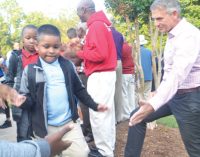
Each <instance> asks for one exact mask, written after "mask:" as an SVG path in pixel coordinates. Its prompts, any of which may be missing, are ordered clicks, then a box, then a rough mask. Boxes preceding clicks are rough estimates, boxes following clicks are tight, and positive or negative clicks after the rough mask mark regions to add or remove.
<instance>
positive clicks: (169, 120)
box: [156, 116, 178, 128]
mask: <svg viewBox="0 0 200 157" xmlns="http://www.w3.org/2000/svg"><path fill="white" fill-rule="evenodd" d="M156 122H157V123H158V124H162V125H165V126H168V127H170V128H178V125H177V122H176V119H175V118H174V116H167V117H164V118H160V119H158V120H156Z"/></svg>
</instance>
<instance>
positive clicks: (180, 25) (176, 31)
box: [168, 18, 187, 39]
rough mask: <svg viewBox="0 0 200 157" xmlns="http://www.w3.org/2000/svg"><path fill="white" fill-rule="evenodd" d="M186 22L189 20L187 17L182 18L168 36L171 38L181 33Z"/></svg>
mask: <svg viewBox="0 0 200 157" xmlns="http://www.w3.org/2000/svg"><path fill="white" fill-rule="evenodd" d="M186 22H187V21H186V19H185V18H183V19H181V20H180V22H179V23H178V24H177V25H176V26H175V27H174V28H173V29H172V30H171V31H170V32H169V33H168V38H169V39H171V38H173V37H174V36H177V35H178V34H180V33H181V32H182V28H183V26H184V25H185V23H186Z"/></svg>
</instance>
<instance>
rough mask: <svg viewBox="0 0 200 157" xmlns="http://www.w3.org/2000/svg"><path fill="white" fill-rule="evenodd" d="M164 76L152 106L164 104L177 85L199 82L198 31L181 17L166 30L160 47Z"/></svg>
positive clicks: (170, 97) (174, 91) (185, 87)
mask: <svg viewBox="0 0 200 157" xmlns="http://www.w3.org/2000/svg"><path fill="white" fill-rule="evenodd" d="M164 63H165V67H164V71H165V72H164V77H163V81H162V82H161V84H160V86H159V87H158V89H157V92H156V94H155V96H154V97H152V98H151V99H150V100H149V103H150V104H151V105H152V107H153V108H154V110H157V109H158V108H159V107H161V106H162V105H164V104H166V103H167V102H168V101H169V100H170V99H172V97H173V96H174V95H175V94H176V92H177V90H178V89H189V88H195V87H198V86H200V31H199V29H198V28H196V27H195V26H193V25H192V24H190V23H189V22H187V21H186V20H185V19H182V20H181V21H180V22H179V23H178V24H177V25H176V26H175V27H174V28H173V29H172V30H171V31H170V32H169V33H168V39H167V42H166V46H165V50H164Z"/></svg>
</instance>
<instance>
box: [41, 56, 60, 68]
mask: <svg viewBox="0 0 200 157" xmlns="http://www.w3.org/2000/svg"><path fill="white" fill-rule="evenodd" d="M39 59H40V62H41V64H42V67H47V66H49V65H53V66H56V65H59V63H58V59H56V60H55V61H54V62H53V63H47V62H45V61H44V60H43V59H42V58H41V57H39Z"/></svg>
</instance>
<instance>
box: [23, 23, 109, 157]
mask: <svg viewBox="0 0 200 157" xmlns="http://www.w3.org/2000/svg"><path fill="white" fill-rule="evenodd" d="M37 41H38V43H37V45H36V47H35V48H36V50H37V52H38V54H39V59H38V62H37V63H36V64H33V65H29V66H28V67H27V68H25V70H24V72H23V75H22V80H21V87H20V92H21V93H23V94H25V95H26V96H27V99H26V101H25V103H24V104H23V105H22V108H27V109H31V111H32V112H31V113H32V126H33V131H34V133H35V135H37V136H39V137H44V136H46V135H47V134H52V133H54V132H56V131H58V130H60V129H61V128H63V127H64V126H65V125H68V124H71V123H73V124H74V128H73V129H72V130H71V131H70V132H69V133H67V134H66V135H65V136H64V137H63V140H70V141H72V145H71V146H70V147H69V148H68V149H67V150H65V151H63V154H62V155H63V156H71V157H77V156H78V157H87V156H88V152H89V148H88V146H87V143H86V142H85V139H84V136H83V133H82V131H81V127H80V124H79V122H78V121H77V119H78V113H77V105H76V100H75V97H77V98H78V99H80V101H82V102H83V103H84V104H87V105H88V107H90V108H92V109H93V110H95V111H105V110H107V107H106V106H105V105H101V104H97V103H95V102H94V101H93V99H92V98H91V97H90V95H89V94H88V93H87V91H86V89H85V88H84V86H83V85H82V83H81V81H80V79H79V77H78V75H77V73H76V70H75V67H74V65H73V64H72V63H71V62H70V61H69V60H66V59H64V58H62V57H60V56H59V54H60V46H61V36H60V32H59V30H58V29H57V28H56V27H55V26H53V25H48V24H47V25H42V26H41V27H40V28H39V29H38V33H37ZM30 80H31V81H30Z"/></svg>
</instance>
